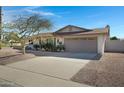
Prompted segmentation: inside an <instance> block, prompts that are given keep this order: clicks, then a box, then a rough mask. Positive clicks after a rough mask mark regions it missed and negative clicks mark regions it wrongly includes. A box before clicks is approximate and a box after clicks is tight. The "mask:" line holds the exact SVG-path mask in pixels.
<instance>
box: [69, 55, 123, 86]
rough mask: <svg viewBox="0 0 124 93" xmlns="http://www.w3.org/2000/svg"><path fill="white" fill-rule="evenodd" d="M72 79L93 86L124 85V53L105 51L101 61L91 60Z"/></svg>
mask: <svg viewBox="0 0 124 93" xmlns="http://www.w3.org/2000/svg"><path fill="white" fill-rule="evenodd" d="M71 80H72V81H75V82H79V83H85V84H88V85H92V86H102V87H108V86H109V87H112V86H118V87H119V86H120V87H122V86H124V53H105V54H104V56H103V57H102V58H101V59H100V60H99V61H92V62H89V63H88V64H87V65H86V66H85V67H83V68H82V69H81V70H80V71H79V72H78V73H77V74H76V75H74V76H73V77H72V78H71Z"/></svg>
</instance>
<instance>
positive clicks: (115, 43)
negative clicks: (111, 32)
mask: <svg viewBox="0 0 124 93" xmlns="http://www.w3.org/2000/svg"><path fill="white" fill-rule="evenodd" d="M105 51H108V52H124V40H107V41H106V44H105Z"/></svg>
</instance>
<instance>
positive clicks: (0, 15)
mask: <svg viewBox="0 0 124 93" xmlns="http://www.w3.org/2000/svg"><path fill="white" fill-rule="evenodd" d="M1 35H2V7H1V6H0V49H1V47H2V46H1V43H2V41H1V39H2V37H1Z"/></svg>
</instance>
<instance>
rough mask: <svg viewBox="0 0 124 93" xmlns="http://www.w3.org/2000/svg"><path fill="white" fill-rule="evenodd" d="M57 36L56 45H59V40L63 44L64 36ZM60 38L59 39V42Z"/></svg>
mask: <svg viewBox="0 0 124 93" xmlns="http://www.w3.org/2000/svg"><path fill="white" fill-rule="evenodd" d="M55 38H56V45H59V42H62V44H64V37H61V36H58V37H55ZM58 40H59V42H58Z"/></svg>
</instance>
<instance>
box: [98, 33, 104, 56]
mask: <svg viewBox="0 0 124 93" xmlns="http://www.w3.org/2000/svg"><path fill="white" fill-rule="evenodd" d="M104 47H105V36H104V35H98V37H97V53H98V54H100V55H103V54H104Z"/></svg>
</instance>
